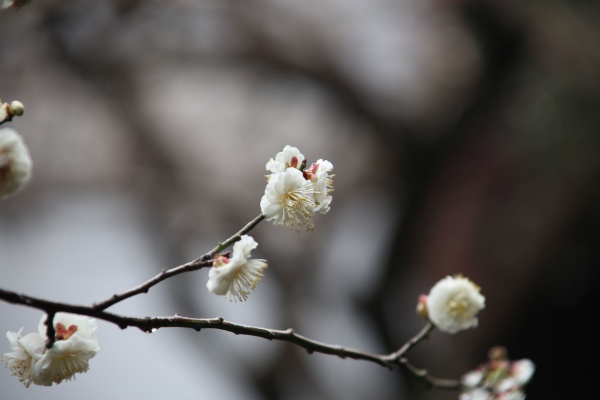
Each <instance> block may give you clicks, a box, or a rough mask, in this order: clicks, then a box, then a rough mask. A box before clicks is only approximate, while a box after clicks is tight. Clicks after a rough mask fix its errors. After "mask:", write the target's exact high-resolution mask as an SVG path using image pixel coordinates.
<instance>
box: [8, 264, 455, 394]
mask: <svg viewBox="0 0 600 400" xmlns="http://www.w3.org/2000/svg"><path fill="white" fill-rule="evenodd" d="M186 265H187V264H185V265H183V266H181V267H177V268H182V267H185V266H186ZM174 269H176V268H174ZM0 299H2V300H4V301H6V302H8V303H13V304H20V305H24V306H27V307H32V308H37V309H39V310H42V311H44V312H46V313H47V314H49V315H52V314H55V313H57V312H68V313H73V314H79V315H86V316H88V317H92V318H97V319H100V320H103V321H107V322H111V323H113V324H115V325H117V326H118V327H119V328H121V329H126V328H128V327H136V328H138V329H140V330H141V331H143V332H147V333H151V332H155V331H156V330H158V329H160V328H189V329H194V330H195V331H198V332H199V331H200V330H202V329H219V330H223V331H227V332H231V333H234V334H236V335H246V336H255V337H260V338H263V339H268V340H278V341H283V342H288V343H291V344H294V345H296V346H299V347H302V348H303V349H305V350H306V352H307V353H308V354H312V353H322V354H329V355H334V356H338V357H340V358H351V359H354V360H364V361H370V362H373V363H375V364H378V365H381V366H383V367H386V368H389V369H393V368H394V367H395V366H402V367H404V368H405V370H407V371H408V372H410V373H411V374H412V375H414V376H415V377H416V378H417V379H418V380H419V381H420V382H422V383H423V384H424V385H425V386H427V387H429V388H442V389H459V388H460V383H459V382H457V381H453V380H448V379H439V378H435V377H433V376H431V375H429V374H428V372H427V371H426V370H424V369H418V368H415V367H414V366H412V365H411V364H410V363H409V362H408V360H407V359H406V358H405V355H406V353H407V352H408V351H409V350H410V349H411V348H413V347H414V346H415V345H417V344H418V343H420V342H421V341H423V340H425V339H426V338H427V337H428V335H429V333H430V332H431V331H432V329H433V328H434V326H433V324H432V323H431V322H428V323H427V325H426V326H425V327H424V328H423V329H422V330H421V331H420V332H419V333H418V334H417V335H415V336H414V337H412V338H411V339H409V340H408V341H407V342H406V344H404V345H403V346H402V347H400V349H398V350H397V351H395V352H393V353H390V354H383V355H380V354H375V353H371V352H367V351H362V350H358V349H353V348H349V347H344V346H340V345H332V344H327V343H323V342H319V341H316V340H313V339H310V338H308V337H306V336H303V335H300V334H298V333H296V332H295V331H294V330H293V329H286V330H277V329H269V328H261V327H257V326H251V325H242V324H236V323H234V322H229V321H225V320H224V319H223V318H221V317H217V318H188V317H182V316H180V315H177V314H176V315H173V316H170V317H144V318H137V317H127V316H122V315H117V314H113V313H109V312H107V311H104V310H102V309H99V308H98V307H97V306H80V305H73V304H67V303H60V302H53V301H48V300H43V299H39V298H36V297H31V296H27V295H22V294H18V293H15V292H11V291H8V290H4V289H0Z"/></svg>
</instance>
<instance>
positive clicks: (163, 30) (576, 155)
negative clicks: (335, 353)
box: [0, 0, 600, 400]
mask: <svg viewBox="0 0 600 400" xmlns="http://www.w3.org/2000/svg"><path fill="white" fill-rule="evenodd" d="M598 18H600V5H599V4H598V3H597V2H594V1H586V0H578V1H559V0H545V1H531V2H517V1H500V0H480V1H477V0H473V1H469V0H419V1H417V0H322V1H319V2H302V1H290V0H288V1H285V0H247V1H243V2H241V1H234V0H200V1H198V0H197V1H192V0H172V1H169V2H164V1H160V2H159V1H137V0H112V1H111V0H106V1H92V0H79V1H74V0H60V1H59V0H34V1H32V2H30V3H29V4H28V5H26V6H25V7H23V8H21V9H20V10H18V11H16V10H14V9H8V10H4V11H2V12H0V98H2V100H3V101H12V100H19V101H21V102H23V103H24V105H25V114H24V116H22V117H19V118H15V119H14V120H13V121H12V122H9V123H5V124H3V125H2V127H12V128H15V129H16V130H17V131H19V133H20V134H21V135H22V136H23V137H24V139H25V142H26V143H27V144H28V146H29V148H30V151H31V154H32V158H33V160H34V172H33V179H32V181H31V182H30V183H29V184H28V185H27V186H26V187H25V188H24V189H23V190H22V191H21V192H19V193H18V194H17V195H15V196H13V197H10V198H7V199H4V200H2V203H1V204H0V273H1V276H2V278H1V280H0V285H1V287H2V288H4V289H9V290H14V291H17V292H19V293H23V294H28V295H33V296H38V297H42V298H45V299H49V300H54V301H64V302H70V303H77V304H91V303H94V302H98V301H101V300H105V299H107V298H109V297H110V296H111V295H112V294H114V293H120V292H122V291H125V290H127V289H129V288H131V287H134V286H136V285H138V284H140V283H141V282H143V281H145V280H147V279H149V278H151V277H153V276H154V275H156V274H157V273H158V272H160V271H161V270H162V269H163V268H171V267H174V266H177V265H180V264H183V263H185V262H187V261H190V260H192V259H193V258H195V257H197V256H200V255H201V254H204V253H205V252H207V251H209V250H210V249H211V248H212V247H213V246H214V245H215V244H216V243H217V242H218V241H220V240H224V239H225V238H227V237H229V236H230V235H231V234H233V233H235V232H236V231H237V230H239V229H240V228H241V227H242V226H243V225H244V224H245V223H247V222H248V221H250V220H251V219H252V218H254V217H255V216H257V215H258V214H259V213H260V208H259V201H260V197H261V196H262V194H263V192H264V186H265V177H264V175H265V173H266V172H267V171H266V170H265V164H266V162H267V161H268V160H269V159H270V158H271V157H274V156H275V154H276V153H277V152H279V151H281V150H282V149H283V147H284V145H286V144H290V145H292V146H296V147H298V148H299V149H300V150H301V152H302V153H303V154H304V155H305V156H306V157H307V159H308V161H309V163H310V162H314V161H316V160H317V159H319V158H324V159H327V160H329V161H331V162H332V163H333V165H334V171H333V172H334V173H335V174H336V177H335V180H334V186H335V192H334V197H333V202H332V208H331V211H330V212H329V213H328V214H326V215H317V216H316V217H315V225H316V228H315V230H314V231H313V232H308V233H307V232H300V233H297V232H294V231H291V230H287V229H285V228H281V227H275V226H273V225H272V224H271V223H268V222H263V223H262V224H260V225H259V226H258V227H257V228H256V229H255V230H253V231H252V232H251V235H252V236H253V237H254V238H255V239H256V240H257V242H258V243H259V247H258V248H257V249H256V250H255V251H254V252H253V257H256V258H266V259H268V260H269V268H268V270H267V271H266V274H265V277H264V278H263V280H262V281H261V282H260V283H259V285H258V287H257V289H256V290H255V291H254V292H253V293H252V294H251V295H250V297H249V299H248V301H246V302H244V303H237V304H236V303H229V302H228V301H227V300H226V299H225V298H224V297H220V296H214V295H211V294H210V293H208V291H207V290H206V287H205V285H206V280H207V272H208V271H207V270H200V271H197V272H194V273H190V274H185V275H182V276H178V277H175V278H173V279H170V280H168V281H166V282H163V283H161V284H160V285H158V286H156V287H154V288H153V289H152V290H150V292H149V293H148V294H145V295H142V296H137V297H135V298H133V299H130V300H127V301H125V302H123V303H120V304H118V305H115V306H114V307H112V308H110V309H109V311H112V312H115V313H121V314H124V315H129V316H140V317H141V316H168V315H172V314H174V313H179V314H181V315H185V316H189V317H198V318H208V317H217V316H222V317H223V318H225V319H227V320H230V321H233V322H237V323H242V324H249V325H256V326H262V327H268V328H274V329H286V328H289V327H293V328H294V329H295V330H296V331H297V332H299V333H301V334H303V335H306V336H308V337H310V338H313V339H315V340H319V341H323V342H326V343H331V344H339V345H343V346H348V347H354V348H359V349H362V350H366V351H371V352H376V353H382V354H386V353H390V352H392V351H394V350H396V349H397V348H399V347H400V346H401V345H402V344H403V343H404V342H405V341H406V340H408V339H409V338H410V337H412V336H413V335H415V334H416V333H417V332H418V331H419V330H420V329H421V328H422V327H423V326H424V321H423V320H422V319H421V318H420V317H418V316H417V315H416V314H415V306H416V304H417V298H418V296H419V295H420V294H426V293H428V291H429V289H430V288H431V287H432V286H433V285H434V284H435V283H436V282H437V281H438V280H440V279H441V278H443V277H445V276H446V275H451V274H456V273H462V274H463V275H465V276H467V277H469V278H471V279H472V280H473V281H475V282H476V283H477V284H479V285H480V286H481V287H482V293H483V294H484V295H485V296H486V309H485V310H483V311H482V313H481V314H480V318H479V327H478V328H477V329H472V330H469V331H465V332H462V333H459V334H456V335H447V334H443V333H440V332H437V331H434V332H433V334H432V335H431V337H430V338H429V340H428V341H427V342H424V343H422V344H420V345H419V346H418V347H417V348H415V349H414V350H413V351H411V352H410V353H409V359H410V360H411V361H412V362H413V364H415V365H416V366H418V367H422V368H426V369H428V370H429V372H430V373H431V374H433V375H434V376H436V377H442V378H450V379H459V378H460V376H461V375H462V374H464V373H465V372H467V371H469V370H471V369H474V368H475V367H476V366H477V365H478V364H479V363H481V362H483V361H485V360H486V357H487V351H488V349H489V348H490V347H492V346H495V345H504V346H506V347H507V348H508V351H509V356H510V357H511V358H513V359H519V358H530V359H531V360H532V361H533V362H534V363H535V364H536V365H537V370H536V372H535V375H534V377H533V380H532V381H531V383H530V385H529V386H528V387H527V393H528V398H530V399H536V398H539V399H542V398H546V399H547V398H592V397H593V395H592V385H593V380H592V370H593V368H592V369H588V368H587V367H585V366H584V363H585V365H588V364H589V362H593V360H589V358H590V355H591V351H592V349H593V348H594V347H595V343H594V342H593V341H592V332H593V330H592V321H593V317H594V315H596V314H597V313H596V312H594V311H593V308H592V305H593V304H595V302H596V301H598V293H599V291H598V289H597V285H598V281H599V280H598V270H599V267H600V253H599V250H598V248H599V246H598V244H599V243H600V191H599V190H598V189H599V178H600V158H599V157H598V150H599V149H600V113H599V112H598V111H600V73H599V71H600V48H599V47H598V43H600V25H598V22H597V21H598ZM0 316H1V318H0V331H1V332H6V331H9V330H10V331H17V330H18V329H19V328H21V327H23V328H24V332H31V331H35V330H36V329H37V324H38V321H39V319H40V318H41V317H42V314H41V313H40V312H39V311H37V310H34V309H29V308H26V307H22V306H14V305H10V304H7V303H4V302H0ZM2 335H4V333H2ZM98 337H99V343H100V347H101V351H100V353H99V354H98V355H97V356H96V357H95V358H94V359H92V360H91V362H90V371H89V372H88V373H87V374H81V375H78V376H77V378H76V380H75V381H73V382H64V383H61V384H60V385H58V386H55V387H52V388H47V387H35V386H31V387H30V388H28V389H25V388H24V387H23V385H22V384H21V383H19V382H18V380H17V379H15V378H14V377H12V376H10V371H9V370H8V369H3V371H1V373H0V397H1V398H2V399H7V400H8V399H19V400H20V399H31V400H34V399H61V400H70V399H81V398H86V399H88V400H96V399H98V400H99V399H103V400H104V399H107V398H113V399H137V398H144V399H147V400H153V399H164V398H167V396H168V398H178V399H182V400H186V399H203V398H211V399H213V398H214V399H223V400H229V399H250V400H255V399H256V400H261V399H269V400H270V399H273V400H277V399H282V400H296V399H298V400H299V399H332V400H338V399H340V400H341V399H345V400H346V399H359V400H362V399H365V400H366V399H382V400H387V399H417V400H421V399H423V400H425V399H429V400H446V399H457V398H458V393H457V392H454V391H445V390H428V389H426V388H425V387H423V386H422V385H421V384H419V383H416V382H415V381H414V379H412V378H411V377H410V376H408V375H406V374H405V373H404V371H402V370H400V369H395V370H393V371H389V370H387V369H385V368H382V367H380V366H378V365H376V364H372V363H368V362H363V361H352V360H342V359H339V358H336V357H332V356H325V355H321V354H312V355H308V354H307V353H306V352H305V351H303V350H302V349H300V348H297V347H295V346H293V345H290V344H287V343H276V342H268V341H265V340H263V339H258V338H252V337H241V336H234V335H232V334H230V333H228V332H224V331H216V330H215V331H211V330H203V331H202V332H200V333H197V332H195V331H191V330H190V331H188V330H183V329H171V330H169V329H163V330H159V331H158V332H156V333H153V334H144V333H142V332H141V331H138V330H135V329H132V328H130V329H126V330H124V331H121V330H119V329H118V328H117V327H116V326H114V325H112V324H109V323H106V322H103V321H100V322H99V331H98ZM2 340H4V339H2ZM8 351H10V347H9V344H8V341H4V342H2V341H0V353H5V352H8Z"/></svg>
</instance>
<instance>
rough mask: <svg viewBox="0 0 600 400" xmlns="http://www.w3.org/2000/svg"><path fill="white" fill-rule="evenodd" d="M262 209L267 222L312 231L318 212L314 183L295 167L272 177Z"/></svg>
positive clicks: (263, 199)
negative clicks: (316, 211) (313, 220)
mask: <svg viewBox="0 0 600 400" xmlns="http://www.w3.org/2000/svg"><path fill="white" fill-rule="evenodd" d="M260 209H261V211H262V213H263V215H264V216H265V217H266V220H267V221H273V223H274V224H275V225H285V226H286V227H288V228H292V227H294V226H295V225H296V224H297V225H299V226H304V227H305V228H306V230H311V229H313V227H314V225H313V222H312V217H313V210H314V209H315V199H314V187H313V184H312V182H311V181H307V180H306V179H305V178H304V176H303V174H302V172H301V171H300V170H298V169H295V168H288V169H286V170H285V171H284V172H278V173H276V174H272V175H271V176H270V178H269V182H268V183H267V187H266V188H265V194H264V196H263V197H262V199H261V200H260Z"/></svg>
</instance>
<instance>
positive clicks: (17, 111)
mask: <svg viewBox="0 0 600 400" xmlns="http://www.w3.org/2000/svg"><path fill="white" fill-rule="evenodd" d="M8 111H9V112H10V113H11V114H12V115H16V116H18V117H20V116H21V115H23V113H24V112H25V107H24V106H23V103H21V102H20V101H11V102H10V105H9V106H8Z"/></svg>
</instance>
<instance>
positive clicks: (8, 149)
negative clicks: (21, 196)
mask: <svg viewBox="0 0 600 400" xmlns="http://www.w3.org/2000/svg"><path fill="white" fill-rule="evenodd" d="M31 166H32V162H31V157H30V155H29V150H28V149H27V146H26V145H25V143H24V142H23V138H22V137H21V135H19V134H18V133H17V131H16V130H14V129H12V128H4V129H0V198H3V197H7V196H10V195H12V194H14V193H15V192H17V191H18V190H19V189H21V188H22V187H23V186H24V185H25V184H26V183H27V182H29V179H30V178H31Z"/></svg>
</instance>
